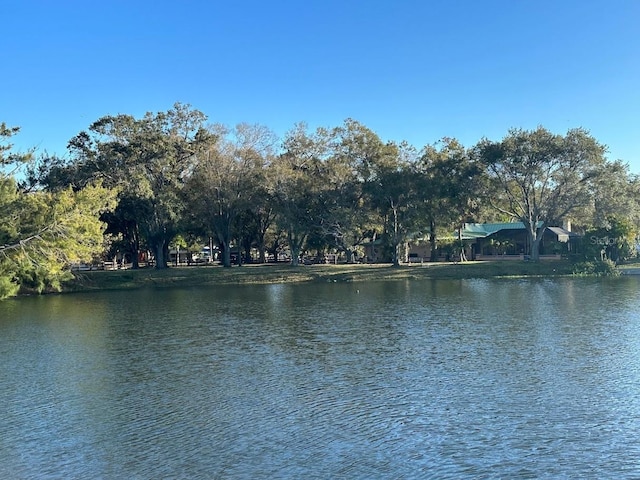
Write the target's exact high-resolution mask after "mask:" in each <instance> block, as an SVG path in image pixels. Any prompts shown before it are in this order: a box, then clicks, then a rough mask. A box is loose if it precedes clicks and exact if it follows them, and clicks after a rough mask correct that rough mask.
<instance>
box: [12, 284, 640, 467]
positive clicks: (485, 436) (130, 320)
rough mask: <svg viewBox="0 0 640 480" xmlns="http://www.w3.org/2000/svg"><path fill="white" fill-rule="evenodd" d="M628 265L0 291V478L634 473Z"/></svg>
mask: <svg viewBox="0 0 640 480" xmlns="http://www.w3.org/2000/svg"><path fill="white" fill-rule="evenodd" d="M639 280H640V279H636V278H622V279H615V280H612V281H595V280H591V279H565V280H464V281H428V282H418V281H412V282H407V283H404V282H401V283H370V284H321V285H318V284H314V285H270V286H246V287H225V288H211V289H184V290H182V289H175V290H145V291H134V292H105V293H99V294H82V295H67V296H50V297H44V298H24V299H19V300H11V301H7V302H3V303H0V359H1V360H2V369H1V370H0V379H1V381H2V383H1V385H2V388H1V389H0V415H1V417H0V418H1V422H0V477H2V478H16V479H20V478H61V479H69V478H105V479H109V478H141V479H146V478H149V479H151V478H153V479H157V478H206V479H216V478H219V479H227V478H228V479H236V478H238V479H263V478H264V479H275V478H283V479H289V478H290V479H299V478H305V479H306V478H318V479H334V478H344V479H360V478H361V479H372V478H385V479H386V478H394V479H399V478H420V479H422V478H638V477H640V296H639V292H640V283H639Z"/></svg>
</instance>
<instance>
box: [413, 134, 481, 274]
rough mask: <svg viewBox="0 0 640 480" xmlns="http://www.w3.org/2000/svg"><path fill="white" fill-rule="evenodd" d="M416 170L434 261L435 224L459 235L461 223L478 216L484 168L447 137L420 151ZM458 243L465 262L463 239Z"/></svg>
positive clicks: (457, 143) (435, 252)
mask: <svg viewBox="0 0 640 480" xmlns="http://www.w3.org/2000/svg"><path fill="white" fill-rule="evenodd" d="M419 167H420V173H421V175H422V176H423V178H424V182H423V187H422V188H423V198H424V208H425V217H426V218H428V219H429V239H430V243H431V260H432V261H433V260H435V258H436V255H437V249H436V238H437V229H436V227H437V225H438V224H440V223H442V224H444V225H445V226H446V227H447V228H448V229H450V230H453V229H456V228H457V229H458V232H461V231H462V228H461V227H462V224H463V223H464V222H468V221H470V220H471V219H472V218H474V217H477V215H478V212H479V209H480V206H481V202H480V198H481V195H482V191H483V187H484V181H483V169H482V166H481V165H479V162H477V161H475V160H474V158H473V157H472V156H471V155H470V154H469V152H468V151H467V149H466V148H465V147H464V146H463V145H462V144H461V143H460V142H459V141H458V140H456V139H455V138H448V137H445V138H443V139H442V140H441V141H439V142H437V143H435V144H433V145H427V146H425V147H424V148H423V150H422V152H421V155H420V162H419ZM458 241H459V245H458V248H460V255H461V256H460V259H461V260H465V257H464V249H462V245H461V243H462V240H461V239H460V238H459V240H458Z"/></svg>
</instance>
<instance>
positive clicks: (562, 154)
mask: <svg viewBox="0 0 640 480" xmlns="http://www.w3.org/2000/svg"><path fill="white" fill-rule="evenodd" d="M476 153H477V154H478V155H479V158H480V159H481V160H482V161H483V162H484V164H485V165H486V168H487V171H488V174H489V177H490V179H491V181H492V182H493V183H494V185H495V186H496V191H497V192H498V193H499V194H500V195H502V196H503V198H502V199H501V200H502V202H498V201H496V199H492V204H493V206H494V208H496V209H497V210H498V211H500V212H502V213H504V214H505V215H508V216H509V217H511V218H514V219H517V220H519V221H521V222H523V223H524V225H525V227H526V230H527V235H528V239H529V254H530V256H531V259H532V260H534V261H535V260H538V258H539V246H540V241H541V239H542V233H543V232H544V229H545V228H546V227H547V226H548V225H550V224H552V223H554V222H561V221H562V220H563V219H565V218H566V217H568V216H569V215H570V214H571V213H572V212H574V211H576V210H577V209H578V208H580V207H582V206H584V205H587V204H588V203H589V201H590V193H591V185H592V184H593V181H594V180H595V179H596V178H597V176H598V172H599V169H600V168H601V167H602V166H603V165H604V164H605V158H604V154H605V147H604V146H602V145H600V144H599V143H598V142H597V141H596V140H595V139H594V138H593V137H591V136H590V135H589V134H588V132H586V131H585V130H583V129H572V130H569V131H568V132H567V134H566V135H565V136H562V135H556V134H553V133H551V132H549V131H548V130H546V129H544V128H542V127H538V128H537V129H536V130H532V131H526V130H521V129H513V130H510V131H509V133H508V135H507V136H506V137H505V138H504V139H503V140H502V141H500V142H491V141H489V140H486V139H484V140H482V141H481V142H480V143H479V144H478V145H477V146H476Z"/></svg>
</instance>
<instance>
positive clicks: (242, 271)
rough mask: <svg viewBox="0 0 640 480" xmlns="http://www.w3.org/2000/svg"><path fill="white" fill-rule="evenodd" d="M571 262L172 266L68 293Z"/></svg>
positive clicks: (456, 274)
mask: <svg viewBox="0 0 640 480" xmlns="http://www.w3.org/2000/svg"><path fill="white" fill-rule="evenodd" d="M570 274H571V265H570V264H569V262H566V261H557V262H540V263H532V262H520V261H497V262H496V261H494V262H490V261H482V262H465V263H460V264H452V263H425V264H411V265H403V266H400V267H392V266H390V265H388V264H386V265H379V264H376V265H363V264H355V265H304V266H303V265H301V266H298V267H292V266H290V265H285V264H266V265H243V266H242V267H237V266H235V267H232V268H223V267H220V266H217V265H216V266H199V267H170V268H167V269H164V270H155V269H150V268H149V269H147V268H144V269H139V270H114V271H92V272H77V273H76V278H75V280H74V281H72V282H70V283H69V284H67V285H66V286H65V291H90V290H111V289H128V288H141V287H145V286H162V287H170V286H196V285H246V284H268V283H291V282H371V281H393V280H418V279H426V278H456V279H460V278H493V277H530V276H559V275H570Z"/></svg>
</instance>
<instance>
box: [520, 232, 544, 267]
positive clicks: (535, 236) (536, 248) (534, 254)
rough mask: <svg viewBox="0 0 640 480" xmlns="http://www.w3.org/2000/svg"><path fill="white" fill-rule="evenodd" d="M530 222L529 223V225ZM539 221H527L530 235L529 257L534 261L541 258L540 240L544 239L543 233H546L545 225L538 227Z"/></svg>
mask: <svg viewBox="0 0 640 480" xmlns="http://www.w3.org/2000/svg"><path fill="white" fill-rule="evenodd" d="M527 223H528V225H527ZM537 223H538V222H525V225H527V227H528V228H527V232H528V234H529V235H528V237H529V259H530V260H531V261H532V262H537V261H538V260H540V241H541V240H542V234H543V233H544V229H545V226H544V225H542V227H541V228H536V227H537Z"/></svg>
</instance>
